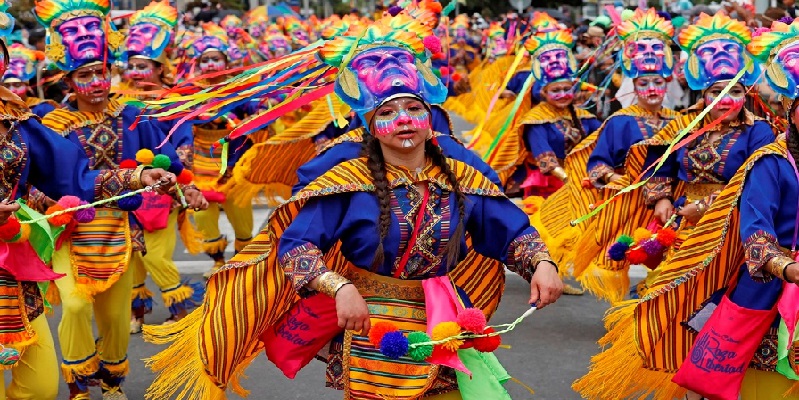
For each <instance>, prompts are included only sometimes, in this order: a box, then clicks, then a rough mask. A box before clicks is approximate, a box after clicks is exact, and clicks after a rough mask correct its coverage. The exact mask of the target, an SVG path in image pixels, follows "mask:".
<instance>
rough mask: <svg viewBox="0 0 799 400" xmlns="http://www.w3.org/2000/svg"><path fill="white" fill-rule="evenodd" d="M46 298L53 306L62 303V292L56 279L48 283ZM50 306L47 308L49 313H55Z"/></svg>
mask: <svg viewBox="0 0 799 400" xmlns="http://www.w3.org/2000/svg"><path fill="white" fill-rule="evenodd" d="M44 299H45V300H46V301H47V302H48V303H50V305H51V306H52V307H55V306H58V305H61V293H60V292H59V291H58V286H56V284H55V281H50V284H49V285H47V291H46V292H45V293H44ZM52 307H50V308H49V309H48V310H47V315H48V316H49V315H53V308H52Z"/></svg>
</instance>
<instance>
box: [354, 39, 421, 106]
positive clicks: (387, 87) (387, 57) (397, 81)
mask: <svg viewBox="0 0 799 400" xmlns="http://www.w3.org/2000/svg"><path fill="white" fill-rule="evenodd" d="M415 61H416V58H415V57H414V55H413V54H411V53H410V52H408V51H407V50H402V49H397V48H376V49H370V50H367V51H365V52H363V53H360V54H358V55H357V56H355V58H354V59H353V60H352V63H351V64H350V68H351V69H352V70H354V71H357V73H358V80H360V81H361V82H363V84H364V85H365V86H366V88H367V89H369V91H370V92H371V93H372V94H374V96H375V97H377V98H382V97H384V96H385V95H387V94H389V93H390V92H392V91H393V90H395V88H398V87H405V88H407V89H409V90H411V91H414V92H415V91H418V90H419V89H420V83H419V77H418V73H417V69H416V64H415Z"/></svg>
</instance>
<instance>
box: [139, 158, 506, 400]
mask: <svg viewBox="0 0 799 400" xmlns="http://www.w3.org/2000/svg"><path fill="white" fill-rule="evenodd" d="M448 161H449V163H450V167H451V168H452V169H453V171H454V172H455V174H456V176H458V182H459V184H460V185H461V187H462V189H463V190H464V191H465V192H466V193H478V192H479V193H484V194H485V195H488V196H502V192H501V191H500V190H499V189H498V188H497V187H496V186H495V185H494V184H493V183H491V181H490V180H488V179H487V178H485V177H484V176H483V175H481V174H480V173H479V172H477V171H476V170H474V169H473V168H472V167H470V166H468V165H466V164H464V163H461V162H459V161H455V160H448ZM440 179H441V180H442V181H445V180H446V179H445V178H444V177H443V176H442V177H441V178H440ZM373 190H374V185H373V183H372V180H371V175H370V174H369V170H368V167H367V166H366V160H365V159H355V160H351V161H348V162H344V163H341V164H339V165H338V166H336V167H335V168H333V169H331V170H330V171H328V172H327V173H326V174H324V175H323V176H321V177H319V178H318V179H316V180H315V181H314V182H312V183H311V184H309V185H308V186H307V187H306V188H305V189H303V190H302V191H301V192H300V193H298V194H297V195H296V196H295V197H293V198H292V199H291V200H290V201H289V202H287V203H285V204H283V205H281V206H280V207H278V208H277V209H276V210H275V212H274V213H272V215H271V216H270V218H269V223H268V224H267V226H266V228H264V230H262V231H261V233H260V234H258V235H257V236H256V237H255V238H254V239H253V241H252V242H251V244H250V245H248V246H247V247H246V248H245V249H244V250H242V251H241V252H239V253H238V254H237V255H236V256H235V257H234V258H233V259H232V260H231V261H230V262H229V263H228V264H227V265H225V266H224V267H223V268H222V269H221V270H220V271H219V272H217V273H216V274H214V275H213V276H212V277H211V279H210V280H209V281H208V286H207V292H206V297H205V300H204V304H203V306H202V307H201V308H199V309H197V310H195V311H194V312H192V313H191V314H190V315H189V316H188V317H187V318H184V319H183V320H181V321H180V322H178V323H176V324H172V325H168V326H146V327H145V338H146V339H147V340H149V341H151V342H154V343H157V344H167V343H172V344H171V345H170V346H169V347H168V348H167V349H166V350H164V351H162V352H161V353H159V354H157V355H156V356H154V357H152V358H151V359H149V360H147V364H148V366H149V367H150V368H152V369H153V370H154V371H156V372H157V376H156V379H155V381H154V382H153V384H152V386H150V388H149V389H148V391H147V397H148V399H164V398H172V396H175V395H177V398H178V399H192V400H194V399H220V398H223V392H224V388H227V387H231V388H232V390H233V391H234V392H236V393H239V394H244V393H246V391H245V390H244V389H243V388H241V387H240V386H239V380H240V379H241V377H242V374H243V371H244V369H245V368H246V367H247V365H248V364H249V362H250V361H251V360H252V359H253V358H254V357H256V356H257V355H258V353H259V352H260V351H261V350H262V347H263V345H262V343H261V341H260V340H259V339H258V337H259V336H260V335H261V333H263V332H264V331H265V330H266V329H267V328H268V327H269V326H271V325H273V324H275V323H276V322H277V321H279V319H280V318H281V316H282V315H283V314H284V313H285V312H286V311H287V310H288V309H289V308H290V307H291V306H292V305H293V304H294V302H295V301H296V300H297V295H296V292H295V291H294V289H293V288H292V287H291V285H290V283H288V282H286V280H285V274H284V272H283V270H282V269H281V268H280V267H279V266H278V264H277V252H276V251H273V250H275V244H276V243H277V240H278V238H279V237H280V236H281V235H282V233H283V232H284V231H285V229H286V228H287V227H288V226H289V225H290V224H291V221H292V220H293V218H294V217H295V216H296V215H297V213H298V212H299V210H300V209H301V208H302V206H303V205H304V204H305V202H306V201H308V200H309V199H311V198H317V197H320V196H325V195H331V194H335V193H344V192H353V191H373ZM340 246H341V243H340V242H339V243H337V244H336V245H334V246H333V248H332V249H331V250H330V251H329V252H327V254H325V257H324V262H325V265H326V266H327V267H328V268H330V269H332V270H334V271H337V272H340V273H342V274H345V275H346V274H347V272H346V271H347V270H349V269H352V268H356V267H354V266H352V265H351V264H350V263H349V262H348V261H347V260H346V259H345V258H344V256H343V255H342V254H341V252H340ZM469 250H470V251H469V254H468V255H467V257H466V258H465V259H464V260H463V261H462V262H460V263H459V264H458V265H457V266H456V267H455V269H454V270H453V271H452V272H451V273H450V278H451V279H452V281H453V282H454V283H455V284H456V285H458V286H460V287H461V288H462V289H463V290H464V291H465V292H466V293H467V295H468V296H469V298H471V299H474V303H475V306H476V307H478V308H481V309H482V310H483V311H484V313H486V314H487V315H489V316H490V315H492V314H493V312H494V311H495V310H496V307H497V305H498V304H499V298H500V293H502V291H503V288H504V279H505V273H504V269H503V268H502V265H501V264H500V263H499V262H498V261H496V260H491V259H486V258H484V257H482V256H479V255H477V254H476V252H474V251H471V247H470V249H469Z"/></svg>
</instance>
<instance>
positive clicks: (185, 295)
mask: <svg viewBox="0 0 799 400" xmlns="http://www.w3.org/2000/svg"><path fill="white" fill-rule="evenodd" d="M193 295H194V289H192V288H191V287H189V286H185V285H182V284H181V285H180V286H178V287H177V288H175V289H173V290H170V291H167V292H163V291H162V292H161V298H162V299H164V306H165V307H172V305H174V304H178V303H183V302H185V301H186V300H189V299H191V298H192V296H193Z"/></svg>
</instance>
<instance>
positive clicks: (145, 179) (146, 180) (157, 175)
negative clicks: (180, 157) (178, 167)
mask: <svg viewBox="0 0 799 400" xmlns="http://www.w3.org/2000/svg"><path fill="white" fill-rule="evenodd" d="M176 182H177V178H176V177H175V174H173V173H171V172H167V171H164V170H163V169H161V168H153V169H145V170H144V171H142V172H141V183H142V185H144V186H152V185H155V184H156V183H160V184H161V186H159V187H158V189H156V190H157V191H158V193H160V194H167V193H169V189H170V188H171V187H172V186H175V183H176Z"/></svg>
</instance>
